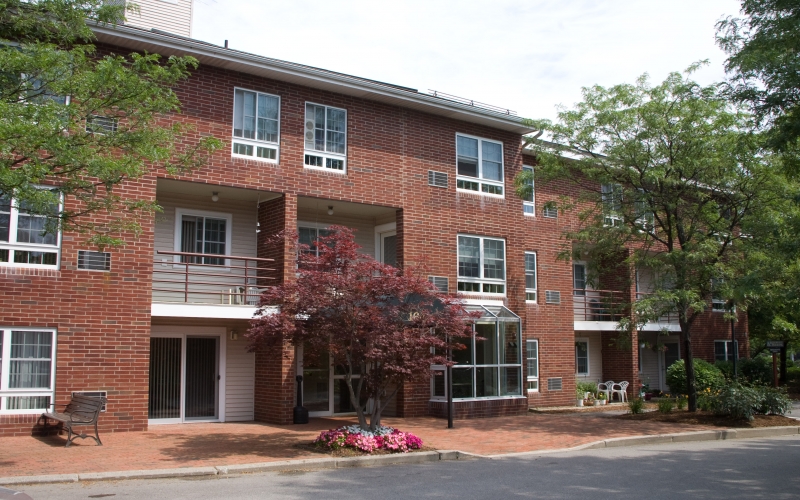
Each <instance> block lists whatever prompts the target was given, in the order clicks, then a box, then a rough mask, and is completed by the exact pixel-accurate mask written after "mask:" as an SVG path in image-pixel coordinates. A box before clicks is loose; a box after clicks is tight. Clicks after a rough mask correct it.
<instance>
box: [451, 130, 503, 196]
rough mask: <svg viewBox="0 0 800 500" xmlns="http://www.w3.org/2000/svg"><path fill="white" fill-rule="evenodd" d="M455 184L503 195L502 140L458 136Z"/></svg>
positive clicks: (469, 189)
mask: <svg viewBox="0 0 800 500" xmlns="http://www.w3.org/2000/svg"><path fill="white" fill-rule="evenodd" d="M456 157H457V159H456V164H457V172H456V174H457V175H456V187H457V188H458V189H460V190H463V191H477V192H479V193H483V194H489V195H495V196H503V193H504V191H503V188H504V177H503V143H502V142H498V141H492V140H489V139H481V138H480V137H471V136H468V135H462V134H457V135H456Z"/></svg>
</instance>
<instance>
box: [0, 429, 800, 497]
mask: <svg viewBox="0 0 800 500" xmlns="http://www.w3.org/2000/svg"><path fill="white" fill-rule="evenodd" d="M796 435H800V426H798V427H795V426H788V427H762V428H757V429H724V430H719V431H698V432H680V433H675V434H656V435H652V436H632V437H622V438H611V439H604V440H601V441H595V442H592V443H586V444H582V445H580V446H573V447H572V448H561V449H558V450H539V451H525V452H520V453H505V454H500V455H478V454H474V453H466V452H463V451H458V450H438V451H422V452H416V453H402V454H400V453H399V454H396V455H377V456H364V457H347V458H307V459H301V460H282V461H278V462H263V463H254V464H236V465H221V466H213V467H182V468H177V469H156V470H131V471H115V472H93V473H86V474H51V475H44V476H16V477H0V485H2V486H14V485H21V484H48V483H75V482H78V481H122V480H126V479H162V478H174V477H192V476H216V475H228V474H247V473H256V472H281V471H291V470H324V469H343V468H352V467H376V466H382V465H400V464H403V465H408V464H423V463H429V462H439V461H445V460H470V459H479V458H482V459H493V460H494V459H503V458H516V457H532V456H537V455H549V454H552V453H564V452H570V451H579V450H595V449H600V448H616V447H622V446H639V445H648V444H665V443H691V442H698V441H718V440H728V439H753V438H766V437H778V436H796Z"/></svg>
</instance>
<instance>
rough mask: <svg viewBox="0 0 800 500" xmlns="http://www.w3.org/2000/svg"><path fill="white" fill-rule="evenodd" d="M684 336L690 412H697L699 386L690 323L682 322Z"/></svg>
mask: <svg viewBox="0 0 800 500" xmlns="http://www.w3.org/2000/svg"><path fill="white" fill-rule="evenodd" d="M680 324H681V333H682V334H683V353H684V356H685V357H684V367H685V368H686V389H687V392H688V393H689V411H690V412H695V411H697V384H696V383H695V379H694V356H693V354H692V334H691V333H690V332H689V328H690V326H691V324H690V323H688V322H684V321H683V320H681V321H680Z"/></svg>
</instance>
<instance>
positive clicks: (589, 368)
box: [575, 337, 592, 378]
mask: <svg viewBox="0 0 800 500" xmlns="http://www.w3.org/2000/svg"><path fill="white" fill-rule="evenodd" d="M578 342H585V343H586V373H581V372H579V371H578V347H577V346H576V347H575V376H576V377H584V378H585V377H588V376H589V375H590V374H591V373H592V359H591V353H590V352H589V348H590V347H589V338H588V337H575V343H576V344H577V343H578Z"/></svg>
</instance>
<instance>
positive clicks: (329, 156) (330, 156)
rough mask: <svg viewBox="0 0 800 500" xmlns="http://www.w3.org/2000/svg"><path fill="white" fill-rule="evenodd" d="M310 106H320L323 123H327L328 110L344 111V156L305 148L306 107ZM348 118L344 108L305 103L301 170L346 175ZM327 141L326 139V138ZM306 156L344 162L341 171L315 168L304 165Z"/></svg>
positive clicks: (326, 130)
mask: <svg viewBox="0 0 800 500" xmlns="http://www.w3.org/2000/svg"><path fill="white" fill-rule="evenodd" d="M309 104H311V105H313V106H322V107H324V108H325V121H326V122H327V116H328V108H332V109H338V110H340V111H344V154H338V153H329V152H328V151H317V150H315V149H307V148H306V138H305V130H306V107H307V106H308V105H309ZM348 128H349V127H348V117H347V110H346V109H345V108H338V107H336V106H328V105H327V104H320V103H317V102H313V101H306V102H305V103H304V104H303V168H307V169H309V170H319V171H322V172H333V173H334V174H341V175H346V174H347V145H348V138H347V129H348ZM325 132H326V134H327V132H328V126H327V123H326V125H325ZM326 141H327V138H326ZM306 155H314V156H321V157H322V159H323V160H327V159H331V160H342V162H344V164H343V167H342V169H341V170H337V169H335V168H328V167H325V166H322V167H317V166H315V165H306V159H305V156H306Z"/></svg>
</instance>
